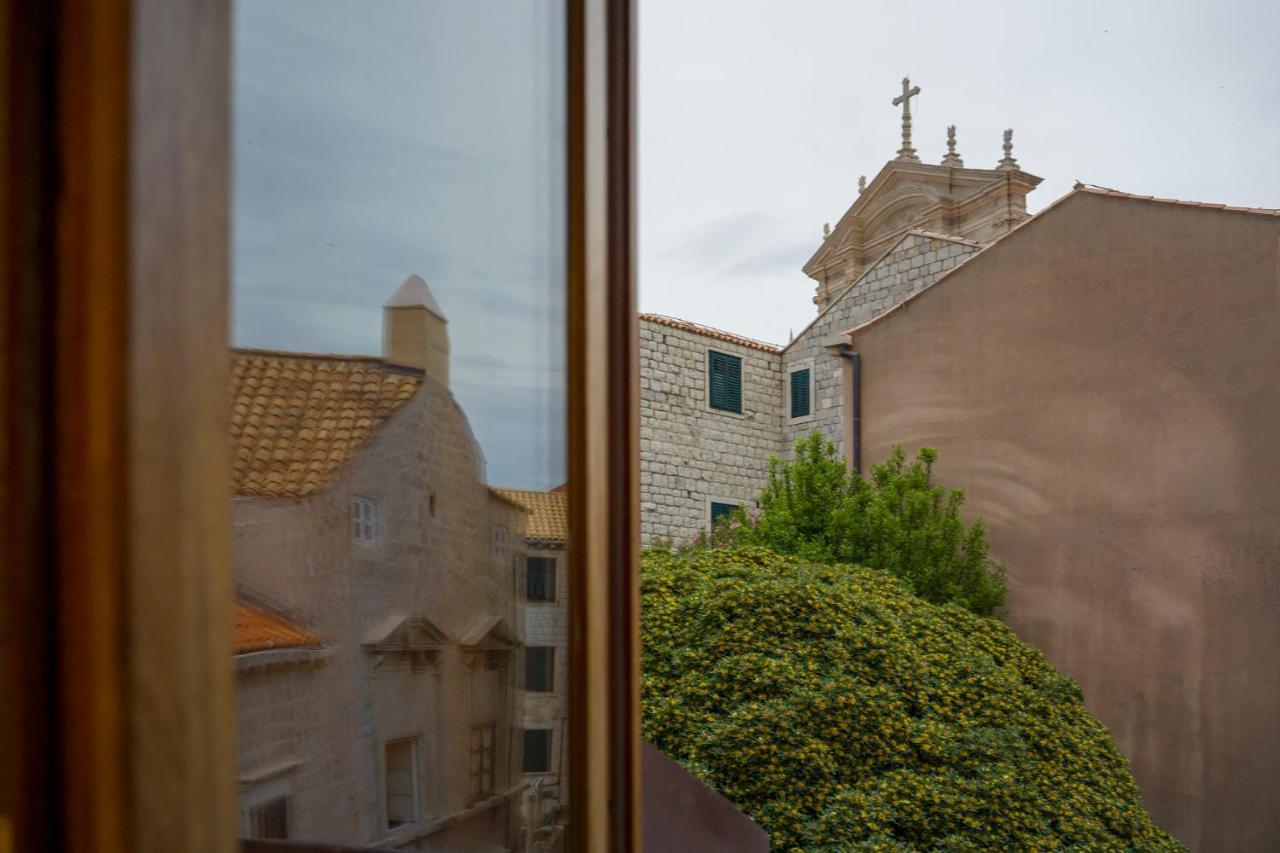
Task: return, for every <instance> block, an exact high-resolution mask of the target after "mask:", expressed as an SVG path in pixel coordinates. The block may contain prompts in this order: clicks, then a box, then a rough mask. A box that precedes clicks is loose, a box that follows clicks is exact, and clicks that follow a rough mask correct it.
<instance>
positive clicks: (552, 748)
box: [520, 724, 559, 776]
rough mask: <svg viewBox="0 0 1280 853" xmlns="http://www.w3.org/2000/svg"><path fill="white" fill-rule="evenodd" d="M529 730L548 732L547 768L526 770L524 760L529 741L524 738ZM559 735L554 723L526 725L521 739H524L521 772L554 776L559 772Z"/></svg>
mask: <svg viewBox="0 0 1280 853" xmlns="http://www.w3.org/2000/svg"><path fill="white" fill-rule="evenodd" d="M529 732H546V733H547V766H546V769H545V770H526V769H525V767H524V760H525V756H527V755H528V750H527V749H526V748H525V747H528V742H527V741H526V740H524V736H526V735H528V733H529ZM558 736H559V735H558V734H557V732H556V728H555V726H552V725H550V724H547V725H539V726H536V727H526V728H525V729H523V734H522V737H521V741H522V742H521V747H522V749H521V759H520V772H521V774H522V775H524V776H554V775H555V774H556V772H557V769H556V739H557V737H558Z"/></svg>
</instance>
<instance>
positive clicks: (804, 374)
mask: <svg viewBox="0 0 1280 853" xmlns="http://www.w3.org/2000/svg"><path fill="white" fill-rule="evenodd" d="M809 411H810V407H809V370H808V368H806V369H804V370H797V371H794V372H793V373H792V374H791V417H793V418H803V417H806V416H807V415H808V414H809Z"/></svg>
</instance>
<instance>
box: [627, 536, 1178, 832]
mask: <svg viewBox="0 0 1280 853" xmlns="http://www.w3.org/2000/svg"><path fill="white" fill-rule="evenodd" d="M641 592H642V611H641V612H642V617H641V620H642V636H643V658H642V660H643V695H644V735H645V737H646V738H648V739H649V740H650V741H651V742H652V743H654V744H655V745H656V746H657V747H659V748H660V749H662V750H663V751H664V752H666V753H667V754H668V755H670V756H671V757H672V758H675V759H677V760H679V761H681V762H682V763H683V764H684V765H685V766H686V767H688V768H689V769H690V770H691V771H692V772H693V773H695V774H696V775H697V776H699V777H700V778H702V779H703V780H704V781H705V782H707V783H708V784H710V785H711V786H713V787H714V788H716V789H717V790H719V791H720V792H721V793H722V794H724V795H725V796H726V797H728V798H729V799H730V800H732V801H733V802H734V803H735V804H737V805H738V807H739V808H741V809H743V811H745V812H746V813H747V814H749V815H751V817H752V818H754V819H755V820H756V821H757V822H758V823H760V824H761V825H762V826H763V827H764V828H765V829H766V830H768V831H769V833H770V835H771V836H772V838H773V845H774V849H775V850H779V851H808V853H818V851H829V852H830V853H834V851H852V850H919V849H930V850H979V849H981V850H1064V849H1073V850H1179V849H1182V848H1181V847H1180V846H1179V845H1178V844H1177V842H1175V841H1174V840H1173V839H1171V838H1170V837H1169V836H1168V835H1167V834H1166V833H1165V832H1164V831H1162V830H1161V829H1159V828H1158V827H1157V826H1155V825H1154V824H1153V823H1152V822H1151V819H1150V817H1148V815H1147V814H1146V812H1145V811H1143V809H1142V806H1141V803H1140V801H1139V797H1138V790H1137V788H1136V786H1135V785H1134V782H1133V778H1132V776H1131V775H1130V774H1129V769H1128V764H1127V763H1126V761H1125V759H1124V757H1123V756H1121V754H1120V753H1119V751H1118V750H1117V749H1116V746H1115V744H1114V742H1113V741H1112V739H1111V736H1110V734H1109V733H1108V732H1107V730H1106V728H1105V727H1104V726H1102V724H1100V723H1099V722H1098V721H1097V720H1095V719H1094V718H1093V717H1091V716H1090V715H1089V714H1088V712H1086V711H1085V709H1084V705H1083V703H1082V701H1081V694H1080V688H1079V687H1078V686H1077V685H1076V683H1075V682H1074V681H1072V680H1071V679H1070V678H1067V677H1066V676H1063V675H1061V674H1060V673H1058V672H1057V671H1056V670H1054V669H1053V667H1051V666H1050V665H1049V664H1048V663H1047V662H1046V661H1045V659H1044V656H1043V655H1042V654H1041V653H1040V652H1038V651H1037V650H1036V649H1034V648H1032V647H1031V646H1029V645H1027V644H1026V643H1023V642H1022V641H1020V640H1019V639H1018V638H1017V637H1016V636H1015V635H1014V634H1013V632H1012V631H1010V630H1009V629H1008V628H1007V627H1006V626H1005V625H1003V624H1002V623H1001V622H999V621H997V620H994V619H984V618H981V617H978V616H975V615H973V614H972V613H969V612H967V611H965V610H963V609H961V608H959V607H956V606H954V605H949V606H945V607H938V606H934V605H932V604H929V603H927V602H925V601H923V600H921V599H920V598H918V597H916V596H914V595H911V594H910V593H909V592H908V591H907V589H906V588H905V587H904V585H903V584H902V583H901V582H900V581H898V580H897V579H895V578H894V577H893V576H891V575H889V574H886V573H884V572H879V571H870V570H866V569H861V568H857V567H852V566H838V567H836V566H830V565H823V564H816V563H810V562H806V561H802V560H799V559H797V558H794V557H784V556H780V555H777V554H775V553H772V552H770V551H767V550H765V549H763V548H702V549H688V550H684V551H680V552H672V551H669V550H658V549H655V550H650V551H648V552H646V553H645V555H644V557H643V560H642V570H641Z"/></svg>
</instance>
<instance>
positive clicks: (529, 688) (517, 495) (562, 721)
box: [496, 486, 571, 849]
mask: <svg viewBox="0 0 1280 853" xmlns="http://www.w3.org/2000/svg"><path fill="white" fill-rule="evenodd" d="M496 491H497V493H498V494H499V495H501V496H502V497H504V498H507V499H508V500H511V501H513V502H514V503H516V504H519V505H520V506H521V507H523V508H524V510H525V511H526V512H527V513H528V517H527V521H526V524H525V550H524V555H525V556H524V566H523V568H522V571H521V572H520V576H519V580H518V581H517V584H516V589H517V597H516V630H517V631H519V633H520V636H521V637H522V638H523V639H524V643H525V669H524V680H523V682H522V687H523V688H524V695H523V697H522V716H521V729H522V730H523V737H524V760H523V765H522V768H521V769H522V770H523V772H524V779H525V781H526V782H527V783H528V785H529V787H528V797H527V802H526V812H525V814H526V824H527V825H529V826H532V827H539V828H540V830H541V832H540V834H541V835H542V836H543V837H542V839H541V840H542V841H543V842H544V843H545V844H546V846H547V847H548V848H550V849H554V848H555V845H556V843H557V841H558V838H559V837H560V836H561V835H562V834H563V830H564V827H565V823H566V818H567V814H568V808H569V761H568V749H569V595H570V592H571V590H570V586H569V558H568V553H567V551H566V549H565V545H566V543H567V541H568V538H569V494H568V492H567V490H566V488H565V487H564V486H561V487H560V488H558V489H553V490H552V491H549V492H539V491H530V490H526V489H497V490H496Z"/></svg>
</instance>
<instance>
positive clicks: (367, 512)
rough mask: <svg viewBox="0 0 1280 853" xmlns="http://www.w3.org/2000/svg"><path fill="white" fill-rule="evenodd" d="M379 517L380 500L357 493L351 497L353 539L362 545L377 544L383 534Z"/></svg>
mask: <svg viewBox="0 0 1280 853" xmlns="http://www.w3.org/2000/svg"><path fill="white" fill-rule="evenodd" d="M380 527H381V523H380V519H379V518H378V502H377V501H376V500H374V499H373V498H366V497H362V496H360V495H356V496H355V497H353V498H352V499H351V541H352V542H356V543H358V544H360V545H376V544H378V539H379V537H380V536H381V535H382V531H381V529H380Z"/></svg>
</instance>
